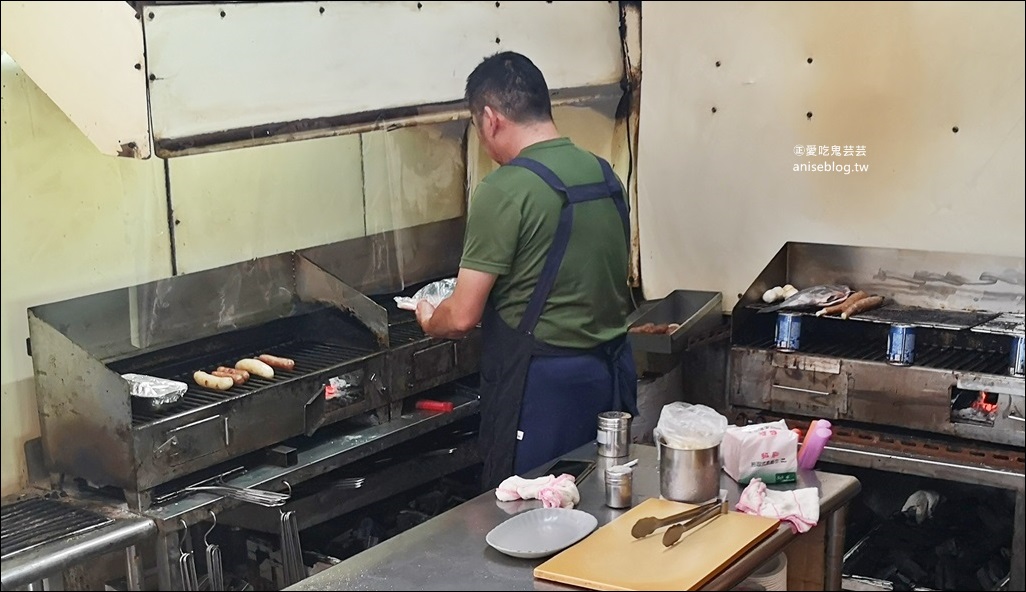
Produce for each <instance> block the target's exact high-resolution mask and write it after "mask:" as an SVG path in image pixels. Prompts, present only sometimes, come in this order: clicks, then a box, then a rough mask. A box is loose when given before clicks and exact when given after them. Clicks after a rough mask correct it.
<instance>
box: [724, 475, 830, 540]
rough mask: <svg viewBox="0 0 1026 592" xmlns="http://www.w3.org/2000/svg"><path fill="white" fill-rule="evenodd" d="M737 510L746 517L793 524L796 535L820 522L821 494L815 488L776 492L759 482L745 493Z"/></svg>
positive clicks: (753, 483)
mask: <svg viewBox="0 0 1026 592" xmlns="http://www.w3.org/2000/svg"><path fill="white" fill-rule="evenodd" d="M735 507H736V508H737V509H738V510H739V511H741V512H744V513H745V514H752V515H755V516H765V517H767V518H777V519H779V520H784V521H786V522H790V523H791V530H793V531H794V532H796V533H802V532H808V531H809V530H811V529H812V527H813V526H816V524H817V523H818V522H819V492H818V491H817V490H816V488H815V487H806V488H804V489H795V490H792V491H773V490H771V489H767V488H766V484H765V483H763V482H762V479H758V478H756V479H752V481H751V482H750V483H749V484H748V487H745V490H744V491H742V492H741V499H740V500H738V502H737V506H735Z"/></svg>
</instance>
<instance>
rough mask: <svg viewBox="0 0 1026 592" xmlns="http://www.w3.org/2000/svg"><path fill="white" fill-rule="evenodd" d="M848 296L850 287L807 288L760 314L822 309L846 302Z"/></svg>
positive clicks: (764, 309) (762, 310)
mask: <svg viewBox="0 0 1026 592" xmlns="http://www.w3.org/2000/svg"><path fill="white" fill-rule="evenodd" d="M848 296H851V288H849V287H848V286H832V285H826V286H812V287H810V288H805V289H804V290H799V291H798V293H796V294H794V295H793V296H791V297H790V298H787V299H786V300H784V301H783V302H781V303H780V304H774V305H773V306H767V307H766V308H763V309H760V310H759V312H776V311H778V310H802V309H806V308H822V307H824V306H831V305H834V304H837V303H839V302H844V300H845V299H846V298H848Z"/></svg>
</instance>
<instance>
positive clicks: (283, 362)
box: [257, 354, 296, 372]
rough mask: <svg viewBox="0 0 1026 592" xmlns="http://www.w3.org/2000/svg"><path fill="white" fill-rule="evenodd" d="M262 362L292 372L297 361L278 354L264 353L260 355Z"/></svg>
mask: <svg viewBox="0 0 1026 592" xmlns="http://www.w3.org/2000/svg"><path fill="white" fill-rule="evenodd" d="M257 359H259V360H260V361H261V362H263V363H265V364H267V365H268V366H270V367H271V368H278V369H279V370H285V371H286V372H291V371H292V370H294V369H295V368H296V361H295V360H290V359H288V358H281V357H278V356H272V355H271V354H263V355H261V356H259V357H258V358H257Z"/></svg>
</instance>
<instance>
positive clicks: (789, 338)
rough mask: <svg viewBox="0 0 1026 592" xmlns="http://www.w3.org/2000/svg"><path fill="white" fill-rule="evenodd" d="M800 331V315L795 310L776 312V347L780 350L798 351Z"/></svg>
mask: <svg viewBox="0 0 1026 592" xmlns="http://www.w3.org/2000/svg"><path fill="white" fill-rule="evenodd" d="M801 333H802V315H801V314H799V313H797V312H780V313H777V334H776V344H777V349H778V350H780V351H782V352H793V351H798V340H799V337H800V336H801Z"/></svg>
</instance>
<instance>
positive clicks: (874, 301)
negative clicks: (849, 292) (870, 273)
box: [841, 296, 884, 319]
mask: <svg viewBox="0 0 1026 592" xmlns="http://www.w3.org/2000/svg"><path fill="white" fill-rule="evenodd" d="M883 301H884V299H883V296H870V297H869V298H863V299H862V300H859V301H858V302H854V303H852V305H851V306H849V307H848V308H846V309H845V310H844V312H842V313H841V318H842V319H847V318H848V317H853V316H855V315H857V314H859V313H860V312H866V311H867V310H872V309H874V308H877V307H879V306H880V305H882V304H883Z"/></svg>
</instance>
